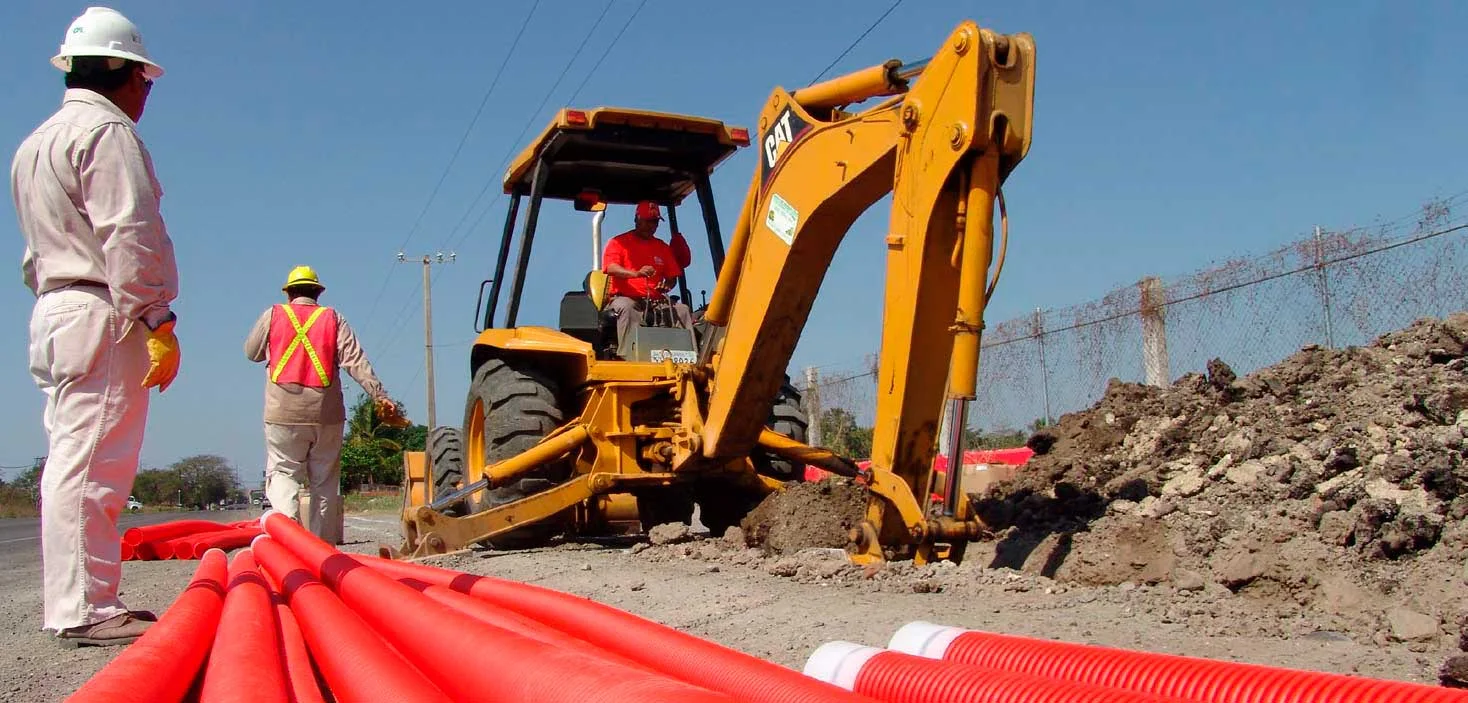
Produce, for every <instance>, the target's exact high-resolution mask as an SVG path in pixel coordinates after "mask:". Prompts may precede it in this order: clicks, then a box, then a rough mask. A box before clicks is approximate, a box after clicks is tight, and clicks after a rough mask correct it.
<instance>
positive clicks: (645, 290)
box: [601, 230, 683, 298]
mask: <svg viewBox="0 0 1468 703" xmlns="http://www.w3.org/2000/svg"><path fill="white" fill-rule="evenodd" d="M612 264H617V265H618V266H621V267H622V268H625V269H627V270H629V271H636V270H638V269H640V268H642V267H643V266H652V267H653V268H654V269H657V273H654V274H653V275H652V276H651V277H649V278H643V277H642V276H638V277H636V278H621V277H619V276H608V277H609V278H610V279H611V281H612V284H611V289H612V290H611V293H612V295H625V296H628V297H633V298H646V297H648V296H649V294H651V296H652V297H653V298H661V297H663V294H662V293H661V292H658V291H657V290H655V286H656V285H657V284H658V282H659V279H667V280H669V281H670V282H671V281H672V280H673V279H676V278H678V276H680V275H682V274H683V267H682V266H679V265H678V259H677V257H676V256H674V254H673V248H672V247H670V246H668V243H667V242H664V241H663V240H661V239H658V238H657V237H651V238H647V239H644V238H642V237H639V236H638V235H637V233H636V232H634V231H631V230H629V231H627V232H623V233H622V234H619V235H617V236H615V237H613V238H612V241H610V242H607V249H606V251H605V252H603V253H602V257H601V267H602V270H603V271H605V270H606V269H607V267H608V266H610V265H612Z"/></svg>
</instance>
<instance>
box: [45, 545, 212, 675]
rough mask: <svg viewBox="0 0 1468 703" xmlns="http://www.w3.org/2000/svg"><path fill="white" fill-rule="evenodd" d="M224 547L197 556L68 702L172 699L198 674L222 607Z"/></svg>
mask: <svg viewBox="0 0 1468 703" xmlns="http://www.w3.org/2000/svg"><path fill="white" fill-rule="evenodd" d="M228 561H229V560H228V559H227V558H226V557H225V556H224V552H222V551H220V550H217V549H216V550H213V551H210V552H208V553H206V554H205V555H204V557H203V559H201V560H200V561H199V568H198V569H195V570H194V576H193V578H191V579H190V580H189V585H188V586H186V587H185V588H184V590H183V593H181V594H179V596H178V598H177V599H175V600H174V601H173V604H172V605H170V606H169V607H168V610H166V611H164V612H163V615H161V616H160V617H159V618H158V622H156V623H153V626H152V627H149V628H148V629H147V631H145V632H144V633H143V636H142V637H139V638H138V640H137V641H136V642H133V643H132V644H130V645H128V646H127V647H126V648H125V649H123V650H122V652H120V653H118V655H117V656H116V657H115V658H114V659H113V660H112V661H111V662H108V664H107V665H106V666H104V667H102V669H100V670H99V671H98V672H97V673H96V674H93V675H92V678H90V679H88V680H87V682H86V683H84V684H82V685H81V687H80V688H78V689H77V690H76V692H75V693H73V694H72V695H71V697H69V698H67V699H66V700H68V701H76V702H77V703H81V702H83V701H88V702H90V701H95V702H96V703H127V702H128V701H138V702H139V703H143V702H147V703H173V702H175V701H180V700H183V697H184V695H185V694H186V693H187V692H188V690H189V688H190V687H191V686H192V685H193V683H194V681H195V679H197V678H198V674H199V669H200V667H201V666H202V664H203V663H204V657H205V655H207V654H208V652H209V643H210V642H211V641H212V640H213V639H214V631H215V628H216V627H218V625H219V614H220V611H221V610H222V609H223V607H224V587H225V577H226V575H227V574H228V569H227V562H228Z"/></svg>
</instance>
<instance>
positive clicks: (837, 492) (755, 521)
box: [740, 476, 867, 555]
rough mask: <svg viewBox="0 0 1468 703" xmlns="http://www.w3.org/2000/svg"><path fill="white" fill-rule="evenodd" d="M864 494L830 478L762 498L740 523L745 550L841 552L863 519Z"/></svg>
mask: <svg viewBox="0 0 1468 703" xmlns="http://www.w3.org/2000/svg"><path fill="white" fill-rule="evenodd" d="M866 505H867V494H866V490H865V489H864V488H862V487H861V486H858V485H856V484H855V483H853V482H852V481H851V480H849V479H845V478H841V477H837V476H833V477H830V478H826V479H822V480H820V481H816V482H812V483H800V484H795V485H793V486H791V487H790V488H787V489H785V490H782V491H776V492H774V493H771V494H769V495H767V496H765V498H764V500H762V501H760V504H759V505H757V506H755V508H754V510H751V511H750V512H749V514H748V515H746V516H745V517H744V520H743V521H742V522H741V523H740V529H741V531H742V533H743V539H744V541H745V544H747V545H748V546H750V547H758V548H759V549H761V550H762V551H763V552H764V553H765V554H767V555H778V554H794V553H795V552H799V551H801V550H804V549H812V548H816V549H819V548H832V549H840V548H842V547H845V546H846V540H847V534H848V533H849V532H850V531H851V529H852V528H853V527H855V526H856V525H857V523H859V522H861V519H862V516H863V515H864V514H865V513H866Z"/></svg>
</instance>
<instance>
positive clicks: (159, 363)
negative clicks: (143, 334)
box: [143, 320, 179, 393]
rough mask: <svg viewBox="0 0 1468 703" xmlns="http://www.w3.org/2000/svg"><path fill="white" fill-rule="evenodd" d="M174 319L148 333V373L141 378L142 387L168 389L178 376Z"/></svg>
mask: <svg viewBox="0 0 1468 703" xmlns="http://www.w3.org/2000/svg"><path fill="white" fill-rule="evenodd" d="M173 325H174V321H173V320H169V321H167V322H165V323H163V324H161V325H159V326H158V329H156V330H153V331H151V332H149V333H148V375H147V376H145V377H144V378H143V387H144V388H152V387H153V386H158V392H159V393H162V392H163V391H166V390H168V386H169V385H170V384H172V383H173V379H174V377H175V376H178V357H179V349H178V337H175V336H174V335H173Z"/></svg>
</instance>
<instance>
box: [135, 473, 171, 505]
mask: <svg viewBox="0 0 1468 703" xmlns="http://www.w3.org/2000/svg"><path fill="white" fill-rule="evenodd" d="M182 485H183V484H182V483H181V482H180V481H179V478H178V472H176V471H173V470H172V469H144V470H142V471H139V472H138V475H137V477H136V478H134V479H133V493H132V494H133V496H134V497H136V498H137V499H138V500H139V501H140V502H142V503H145V504H147V505H173V504H174V502H175V501H177V500H178V496H179V490H180V488H182Z"/></svg>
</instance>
